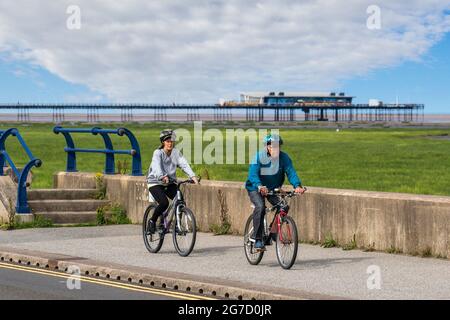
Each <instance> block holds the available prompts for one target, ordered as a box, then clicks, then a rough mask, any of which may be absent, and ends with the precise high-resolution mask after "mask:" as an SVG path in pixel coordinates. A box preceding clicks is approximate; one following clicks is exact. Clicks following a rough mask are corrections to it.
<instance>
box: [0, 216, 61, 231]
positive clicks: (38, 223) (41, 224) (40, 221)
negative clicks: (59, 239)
mask: <svg viewBox="0 0 450 320" xmlns="http://www.w3.org/2000/svg"><path fill="white" fill-rule="evenodd" d="M52 227H54V225H53V222H52V221H51V220H50V219H46V218H43V217H41V216H36V217H35V218H34V220H33V221H31V222H17V221H15V222H14V223H13V224H8V223H7V224H4V225H2V226H1V227H0V228H1V229H3V230H18V229H30V228H52Z"/></svg>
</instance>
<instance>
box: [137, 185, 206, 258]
mask: <svg viewBox="0 0 450 320" xmlns="http://www.w3.org/2000/svg"><path fill="white" fill-rule="evenodd" d="M199 181H200V178H199ZM170 183H175V184H176V185H177V194H176V196H175V198H174V199H173V201H172V203H171V204H170V205H169V207H168V208H167V210H166V211H165V212H164V213H163V214H162V215H161V216H160V217H159V218H158V220H157V221H156V226H157V228H156V232H154V233H151V232H150V231H149V223H148V222H149V221H150V219H151V217H152V216H153V212H154V210H155V209H156V207H157V204H155V203H151V204H150V205H149V206H148V207H147V209H145V213H144V221H143V223H142V234H143V236H144V243H145V247H146V248H147V250H148V251H150V252H151V253H157V252H158V251H159V250H160V249H161V247H162V245H163V242H164V238H165V235H166V234H167V233H172V238H173V244H174V246H175V250H176V251H177V252H178V254H179V255H180V256H182V257H186V256H188V255H189V254H190V253H191V252H192V249H194V245H195V240H196V237H197V225H196V222H195V216H194V214H193V213H192V211H191V210H190V209H189V208H188V207H187V206H186V203H185V201H184V197H183V193H182V192H181V190H180V187H181V185H183V184H185V183H193V181H192V180H191V179H188V180H184V181H180V182H177V181H170ZM174 218H175V219H174ZM172 222H174V223H172Z"/></svg>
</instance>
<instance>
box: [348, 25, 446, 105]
mask: <svg viewBox="0 0 450 320" xmlns="http://www.w3.org/2000/svg"><path fill="white" fill-rule="evenodd" d="M340 89H342V90H345V91H346V92H348V93H350V94H352V95H354V96H357V98H356V101H357V102H360V103H363V102H367V101H368V99H371V98H375V99H380V100H382V101H386V102H395V101H396V97H397V96H398V98H399V101H400V102H414V103H423V104H425V112H426V113H450V34H449V33H447V35H446V36H445V37H444V38H443V39H442V40H441V41H440V42H439V43H437V44H436V45H435V46H434V47H432V48H431V50H430V51H429V52H428V53H427V54H425V55H424V56H423V57H422V58H421V61H418V62H405V63H402V64H400V65H399V66H397V67H390V68H386V69H382V70H377V71H375V72H372V73H371V74H369V75H367V76H364V77H356V78H354V79H352V80H349V81H345V82H344V83H343V84H342V86H341V87H340Z"/></svg>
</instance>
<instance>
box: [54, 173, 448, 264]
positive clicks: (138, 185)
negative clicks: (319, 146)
mask: <svg viewBox="0 0 450 320" xmlns="http://www.w3.org/2000/svg"><path fill="white" fill-rule="evenodd" d="M94 176H95V174H90V173H64V172H61V173H58V174H57V175H55V187H58V188H77V187H81V188H92V187H95V178H94ZM105 182H106V184H107V195H108V197H109V199H111V200H112V201H117V202H119V203H121V204H122V205H123V206H124V207H125V208H126V209H127V212H128V216H129V217H130V219H131V220H132V221H133V222H134V223H140V222H141V220H142V216H143V213H144V210H145V207H146V206H147V205H148V201H147V195H148V191H147V190H146V184H145V178H144V177H130V176H121V175H116V176H105ZM286 188H289V187H286ZM219 190H221V191H222V192H223V196H224V197H225V199H226V201H225V203H226V205H227V207H228V214H229V216H230V221H231V225H232V231H233V232H234V233H237V234H242V232H243V228H244V223H245V221H246V219H247V218H248V216H249V215H250V213H251V211H252V209H251V207H250V201H249V200H248V196H247V192H246V191H245V189H244V187H243V183H240V182H238V183H236V182H220V181H202V185H200V186H194V185H188V186H186V188H185V198H186V201H187V204H188V206H189V207H190V208H191V209H192V210H193V211H194V213H195V215H196V218H197V224H198V227H199V228H200V230H202V231H208V230H209V227H210V225H211V224H213V223H216V224H217V223H220V201H219ZM290 215H292V216H293V217H294V219H295V220H296V222H297V226H298V229H299V235H300V239H301V240H302V241H308V242H309V241H314V242H323V240H324V238H325V237H326V236H327V235H328V234H331V235H332V237H333V238H334V239H335V240H337V241H338V243H339V244H346V243H349V242H350V241H351V240H352V239H353V237H355V239H356V243H357V245H358V247H373V248H374V249H376V250H387V249H394V248H395V249H396V250H398V251H401V252H404V253H409V254H421V253H423V252H425V251H427V250H428V249H429V250H431V253H432V254H433V255H440V256H446V257H450V197H440V196H426V195H411V194H400V193H387V192H367V191H355V190H340V189H326V188H312V187H311V188H309V190H308V192H307V193H306V194H305V195H303V196H302V197H296V198H294V199H293V200H292V202H291V210H290Z"/></svg>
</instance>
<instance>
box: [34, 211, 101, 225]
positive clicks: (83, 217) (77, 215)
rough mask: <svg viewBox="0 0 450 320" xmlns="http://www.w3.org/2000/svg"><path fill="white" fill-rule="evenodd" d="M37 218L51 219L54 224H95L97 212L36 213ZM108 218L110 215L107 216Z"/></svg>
mask: <svg viewBox="0 0 450 320" xmlns="http://www.w3.org/2000/svg"><path fill="white" fill-rule="evenodd" d="M35 215H36V216H40V217H43V218H46V219H50V220H51V221H52V222H53V223H54V224H59V225H64V224H66V225H67V224H78V223H95V222H96V221H97V212H96V211H66V212H35ZM105 215H106V216H108V214H105Z"/></svg>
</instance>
